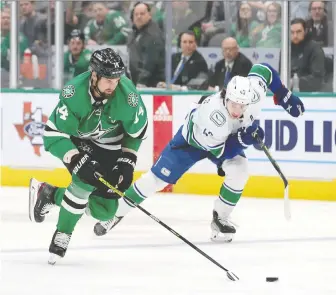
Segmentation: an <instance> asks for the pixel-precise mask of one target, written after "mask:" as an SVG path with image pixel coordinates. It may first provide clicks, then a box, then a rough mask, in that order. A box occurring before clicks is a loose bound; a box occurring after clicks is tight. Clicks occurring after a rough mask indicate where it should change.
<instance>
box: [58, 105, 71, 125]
mask: <svg viewBox="0 0 336 295" xmlns="http://www.w3.org/2000/svg"><path fill="white" fill-rule="evenodd" d="M57 114H60V119H62V120H64V121H65V120H66V119H67V117H68V115H69V114H68V109H67V107H66V105H64V106H62V107H58V108H57Z"/></svg>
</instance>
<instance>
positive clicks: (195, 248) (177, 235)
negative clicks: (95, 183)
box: [97, 175, 238, 278]
mask: <svg viewBox="0 0 336 295" xmlns="http://www.w3.org/2000/svg"><path fill="white" fill-rule="evenodd" d="M97 178H98V180H99V181H100V182H102V183H103V184H105V185H106V186H107V187H108V188H110V189H111V190H113V191H114V192H115V193H116V194H118V195H119V196H120V197H123V198H125V199H126V200H127V201H128V202H130V203H131V204H132V205H133V206H135V207H137V208H138V209H139V210H141V211H142V212H143V213H145V214H146V215H147V216H149V217H150V218H152V219H153V220H154V221H156V222H157V223H158V224H160V225H162V226H163V227H164V228H165V229H167V230H169V231H170V232H171V233H172V234H173V235H175V236H176V237H178V238H179V239H181V240H182V241H183V242H185V243H186V244H187V245H189V246H190V247H191V248H193V249H194V250H196V251H197V252H198V253H200V254H201V255H203V256H204V257H205V258H207V259H208V260H210V261H211V262H212V263H214V264H215V265H217V266H218V267H219V268H221V269H222V270H224V271H226V272H230V271H229V270H228V269H226V268H225V267H224V266H222V265H221V264H220V263H218V262H217V261H216V260H214V259H213V258H211V257H210V256H209V255H208V254H206V253H205V252H203V251H202V250H201V249H200V248H198V247H197V246H195V245H194V244H193V243H191V242H189V241H188V240H187V239H186V238H185V237H183V236H181V235H180V234H179V233H177V232H176V231H174V230H173V229H172V228H171V227H170V226H168V225H167V224H165V223H164V222H162V221H161V220H160V219H159V218H157V217H156V216H154V215H153V214H151V213H149V212H148V211H147V210H146V209H144V208H142V207H141V206H140V205H138V204H137V203H135V202H134V201H133V200H131V199H130V198H128V197H127V196H126V195H125V194H124V193H122V192H121V191H119V190H118V189H117V188H115V187H114V186H113V185H111V184H110V183H109V182H107V181H106V180H105V179H104V178H103V177H101V176H100V175H97ZM237 278H238V277H237Z"/></svg>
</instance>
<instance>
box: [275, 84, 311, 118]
mask: <svg viewBox="0 0 336 295" xmlns="http://www.w3.org/2000/svg"><path fill="white" fill-rule="evenodd" d="M273 99H274V103H275V104H277V105H281V106H282V107H283V108H284V109H285V110H286V112H287V113H289V114H290V115H291V116H292V117H299V116H300V115H303V113H304V111H305V108H304V105H303V103H302V101H301V99H300V98H299V97H298V96H296V95H294V94H293V93H292V92H291V91H290V90H288V89H287V88H286V87H285V86H282V87H281V88H280V89H279V90H278V91H277V92H276V93H275V94H274V96H273Z"/></svg>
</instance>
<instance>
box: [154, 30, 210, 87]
mask: <svg viewBox="0 0 336 295" xmlns="http://www.w3.org/2000/svg"><path fill="white" fill-rule="evenodd" d="M179 44H180V47H181V52H178V53H174V54H173V55H172V79H171V84H172V86H171V88H172V89H173V90H181V89H182V86H185V87H186V88H194V89H195V88H196V89H204V90H206V89H207V88H208V65H207V63H206V61H205V59H204V57H203V56H202V55H201V54H200V53H199V52H198V51H197V43H196V36H195V34H194V33H193V32H191V31H187V32H184V33H182V34H181V35H180V43H179ZM157 87H159V88H166V83H165V82H163V81H161V82H159V83H158V85H157Z"/></svg>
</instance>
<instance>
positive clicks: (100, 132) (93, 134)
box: [78, 121, 118, 139]
mask: <svg viewBox="0 0 336 295" xmlns="http://www.w3.org/2000/svg"><path fill="white" fill-rule="evenodd" d="M117 127H118V124H116V125H113V126H112V127H110V128H108V129H104V128H103V126H102V123H101V121H100V122H99V123H98V125H97V127H96V128H95V129H94V130H92V131H90V132H87V133H84V132H81V131H79V130H78V134H79V136H80V137H81V138H89V139H100V138H102V137H104V135H106V134H108V133H109V132H111V131H112V130H114V129H116V128H117Z"/></svg>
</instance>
